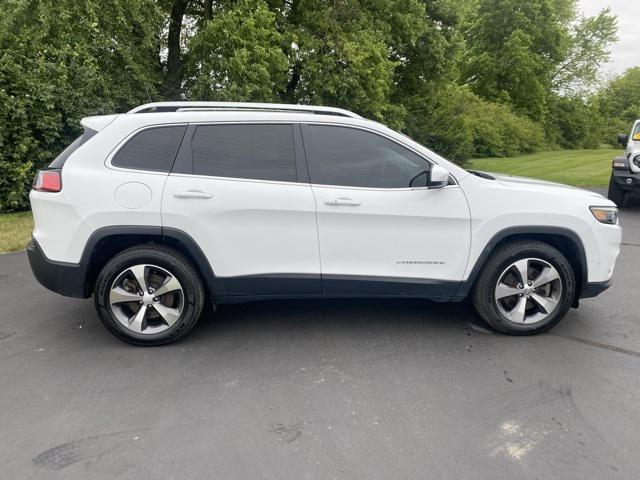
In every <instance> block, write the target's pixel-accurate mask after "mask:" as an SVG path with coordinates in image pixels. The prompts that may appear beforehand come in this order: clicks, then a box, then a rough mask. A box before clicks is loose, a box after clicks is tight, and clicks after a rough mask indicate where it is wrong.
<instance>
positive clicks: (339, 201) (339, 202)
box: [324, 197, 360, 207]
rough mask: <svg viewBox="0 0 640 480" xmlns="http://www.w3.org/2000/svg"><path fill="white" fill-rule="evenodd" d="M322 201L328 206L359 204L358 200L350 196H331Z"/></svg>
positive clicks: (353, 205)
mask: <svg viewBox="0 0 640 480" xmlns="http://www.w3.org/2000/svg"><path fill="white" fill-rule="evenodd" d="M324 203H325V204H326V205H330V206H342V205H344V206H347V207H357V206H358V205H360V202H358V201H357V200H353V199H352V198H344V197H343V198H331V199H329V200H325V201H324Z"/></svg>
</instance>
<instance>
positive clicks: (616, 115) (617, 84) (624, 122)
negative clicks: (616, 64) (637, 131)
mask: <svg viewBox="0 0 640 480" xmlns="http://www.w3.org/2000/svg"><path fill="white" fill-rule="evenodd" d="M638 92H640V67H634V68H630V69H628V70H627V71H626V72H624V74H622V75H620V76H619V77H617V78H614V79H613V80H611V81H610V82H609V83H608V84H607V85H606V86H605V87H604V89H603V90H602V91H601V92H599V93H597V94H596V95H595V101H596V102H597V104H598V106H599V110H600V115H601V116H602V118H603V123H604V129H603V133H602V136H603V141H604V142H607V143H613V144H615V142H616V140H615V138H616V135H617V134H618V133H627V132H628V131H630V130H631V125H632V124H633V122H634V121H636V120H637V119H639V118H640V97H639V96H638Z"/></svg>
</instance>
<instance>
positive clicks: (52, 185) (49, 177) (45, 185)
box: [33, 170, 62, 192]
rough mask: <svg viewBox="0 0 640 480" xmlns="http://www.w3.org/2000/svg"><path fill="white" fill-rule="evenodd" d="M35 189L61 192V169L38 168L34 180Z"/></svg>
mask: <svg viewBox="0 0 640 480" xmlns="http://www.w3.org/2000/svg"><path fill="white" fill-rule="evenodd" d="M33 189H34V190H36V191H38V192H59V191H60V190H62V176H61V175H60V170H38V173H37V174H36V178H35V180H34V181H33Z"/></svg>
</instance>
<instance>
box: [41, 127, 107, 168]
mask: <svg viewBox="0 0 640 480" xmlns="http://www.w3.org/2000/svg"><path fill="white" fill-rule="evenodd" d="M96 133H98V132H96V131H95V130H91V129H90V128H85V129H84V133H83V134H82V135H80V136H79V137H78V138H76V139H75V140H74V141H73V143H71V145H69V146H68V147H67V148H65V149H64V150H63V151H62V153H60V155H58V156H57V157H56V158H54V159H53V162H51V163H50V164H49V165H48V167H47V168H62V167H63V166H64V164H65V162H66V161H67V159H68V158H69V157H70V156H71V154H72V153H73V152H75V151H76V150H78V148H80V147H81V146H82V145H83V144H84V143H85V142H86V141H87V140H89V139H90V138H91V137H93V136H94V135H95V134H96Z"/></svg>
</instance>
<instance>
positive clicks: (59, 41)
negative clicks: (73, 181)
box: [0, 0, 159, 212]
mask: <svg viewBox="0 0 640 480" xmlns="http://www.w3.org/2000/svg"><path fill="white" fill-rule="evenodd" d="M8 3H9V5H7V6H5V8H4V9H3V15H2V16H0V168H1V169H2V176H1V177H0V212H7V211H14V210H22V209H25V208H28V206H29V204H28V192H29V184H30V183H31V181H32V179H33V176H34V174H35V169H37V168H40V167H42V166H44V165H46V164H47V163H49V162H50V161H51V160H52V159H53V158H55V156H56V155H57V154H58V153H59V152H60V151H62V150H63V149H64V147H66V146H67V145H68V144H69V143H71V141H72V140H73V138H75V137H76V136H77V135H78V134H79V133H80V131H81V127H80V125H79V121H80V119H81V118H82V117H85V116H88V115H95V114H101V113H112V112H114V111H118V110H125V109H128V108H129V107H130V106H132V105H135V104H138V103H141V102H143V101H144V100H146V99H147V98H148V96H149V94H150V92H151V93H152V92H153V91H154V88H155V87H156V84H157V83H158V82H159V76H158V78H157V79H156V77H155V76H154V74H155V72H156V69H157V68H158V66H157V62H156V60H155V59H154V57H153V55H152V53H153V48H155V45H156V38H155V31H156V27H157V26H158V25H159V17H158V16H157V9H156V7H155V4H154V3H153V2H152V1H151V0H141V1H139V0H135V1H134V0H95V1H91V2H87V1H76V0H58V1H56V2H52V1H50V0H49V1H41V2H27V1H23V0H8ZM158 72H159V70H158ZM158 75H159V74H158Z"/></svg>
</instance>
